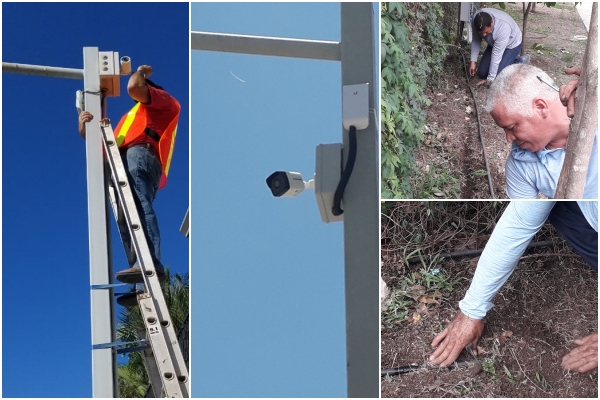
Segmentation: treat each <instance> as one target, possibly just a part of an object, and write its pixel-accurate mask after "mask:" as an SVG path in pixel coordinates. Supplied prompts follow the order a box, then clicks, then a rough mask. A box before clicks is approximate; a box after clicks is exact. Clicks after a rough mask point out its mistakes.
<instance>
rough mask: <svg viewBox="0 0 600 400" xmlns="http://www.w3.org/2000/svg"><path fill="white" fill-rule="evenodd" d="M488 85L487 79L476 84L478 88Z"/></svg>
mask: <svg viewBox="0 0 600 400" xmlns="http://www.w3.org/2000/svg"><path fill="white" fill-rule="evenodd" d="M486 83H487V80H486V79H483V80H481V81H479V82H477V83H476V85H477V86H483V85H485V84H486Z"/></svg>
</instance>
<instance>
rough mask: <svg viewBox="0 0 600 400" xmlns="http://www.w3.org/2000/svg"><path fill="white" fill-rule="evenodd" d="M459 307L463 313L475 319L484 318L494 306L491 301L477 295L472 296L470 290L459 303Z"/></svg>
mask: <svg viewBox="0 0 600 400" xmlns="http://www.w3.org/2000/svg"><path fill="white" fill-rule="evenodd" d="M458 307H459V308H460V311H462V313H463V314H465V315H466V316H467V317H469V318H473V319H483V318H485V315H486V314H487V312H488V311H489V310H491V309H492V307H494V304H493V303H491V302H485V301H481V300H480V299H477V298H476V297H475V296H472V295H471V293H470V291H467V294H465V298H464V299H462V300H461V301H460V302H459V303H458Z"/></svg>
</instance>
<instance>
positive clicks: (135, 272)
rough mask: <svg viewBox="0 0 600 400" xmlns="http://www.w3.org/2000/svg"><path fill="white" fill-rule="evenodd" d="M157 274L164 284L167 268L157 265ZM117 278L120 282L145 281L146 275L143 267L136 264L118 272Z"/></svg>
mask: <svg viewBox="0 0 600 400" xmlns="http://www.w3.org/2000/svg"><path fill="white" fill-rule="evenodd" d="M155 269H156V275H157V276H158V280H159V281H160V283H161V284H162V283H163V282H164V281H165V277H166V275H165V270H164V269H163V268H162V266H156V267H155ZM116 278H117V280H118V281H119V282H123V283H129V284H134V283H144V277H143V275H142V269H141V268H140V266H139V265H134V266H133V267H131V268H127V269H124V270H123V271H119V272H117V275H116Z"/></svg>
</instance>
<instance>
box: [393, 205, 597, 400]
mask: <svg viewBox="0 0 600 400" xmlns="http://www.w3.org/2000/svg"><path fill="white" fill-rule="evenodd" d="M506 204H507V203H506V202H477V201H475V202H429V203H423V202H402V203H398V204H396V205H395V206H394V207H393V208H392V209H391V210H389V211H388V213H387V215H385V214H382V222H381V223H382V278H383V279H384V281H385V282H386V283H387V285H388V288H389V289H390V290H391V291H392V293H394V294H395V297H393V299H395V302H394V303H386V304H390V305H388V309H387V310H386V311H384V312H382V325H381V352H382V354H381V368H382V369H388V368H396V367H400V366H407V365H419V366H429V367H433V366H432V365H431V364H429V363H428V358H429V356H430V354H431V353H432V349H431V347H430V344H431V342H432V340H433V339H434V338H435V336H436V335H437V334H438V333H439V332H441V331H442V330H443V329H444V328H445V327H446V326H447V325H448V323H449V322H450V320H451V319H452V318H453V316H454V315H455V314H456V312H457V311H458V302H459V301H460V300H461V299H462V298H463V296H464V294H465V292H466V290H467V289H468V287H469V284H470V282H471V279H472V277H473V274H474V271H475V268H476V266H477V261H478V256H468V257H456V258H446V259H443V260H442V261H434V262H430V260H429V259H428V258H424V259H423V261H422V262H416V263H413V262H410V263H408V262H407V261H406V259H407V258H410V257H414V255H415V254H412V255H411V253H413V252H415V251H416V250H417V249H420V251H421V254H422V255H428V254H437V253H439V252H456V251H463V250H474V249H479V248H483V247H484V246H485V243H486V242H487V240H488V238H489V235H490V234H491V233H492V231H493V228H494V226H495V222H496V221H497V220H498V218H499V217H500V215H501V214H502V211H503V210H504V208H505V206H506ZM549 240H550V241H552V244H551V245H548V246H543V247H538V248H535V249H530V250H528V251H527V252H526V253H525V255H524V256H523V257H522V258H521V260H520V262H519V265H518V266H517V269H516V270H515V272H514V273H513V275H512V276H511V277H510V278H509V280H508V281H507V283H506V284H505V285H504V286H503V288H502V289H501V291H500V292H499V293H498V295H497V296H496V297H495V299H494V300H493V302H494V305H495V306H494V308H492V310H491V311H490V312H488V315H487V316H486V318H485V323H486V325H485V330H484V332H483V336H482V337H481V339H480V340H479V343H478V347H479V351H480V355H479V356H478V359H479V361H480V362H481V363H482V365H483V366H484V370H481V371H479V372H477V371H476V369H477V368H476V367H473V366H474V365H475V363H474V360H473V357H472V356H471V355H470V354H468V353H467V352H466V350H463V352H462V353H461V355H460V356H459V358H458V360H457V361H467V362H469V363H470V364H469V365H470V366H471V367H473V368H458V369H454V370H448V369H439V368H434V369H426V368H421V369H419V370H418V371H417V372H412V373H409V374H403V375H396V376H389V375H387V376H382V377H381V396H382V397H399V398H402V397H404V398H406V397H475V398H485V397H537V398H541V397H544V398H546V397H580V398H581V397H598V371H597V369H596V370H594V371H592V372H591V373H587V374H579V373H568V372H567V371H565V370H563V369H562V368H561V366H560V363H561V359H562V357H563V356H564V355H566V354H567V353H568V352H569V351H570V350H571V349H573V348H574V347H575V346H574V344H573V341H574V340H576V339H578V338H581V337H583V336H586V335H588V334H590V333H592V332H595V331H597V329H598V275H597V273H596V272H594V271H593V270H592V269H591V268H590V267H589V266H588V265H587V264H586V263H585V262H584V261H583V260H582V259H581V258H580V257H579V256H578V255H576V254H575V253H574V252H573V251H572V249H571V247H570V246H569V245H568V244H566V242H565V241H564V240H563V239H562V237H561V236H560V235H559V234H558V233H557V232H556V231H555V230H554V228H553V227H552V226H551V225H550V224H546V225H545V226H544V228H542V230H541V231H540V232H539V233H538V234H537V235H536V237H535V238H534V239H533V241H534V242H536V241H549ZM409 256H410V257H409ZM436 270H437V271H436ZM435 279H439V280H438V281H435ZM432 280H433V281H432ZM440 288H442V289H440ZM436 291H438V292H440V293H441V297H439V296H437V297H436V295H435V292H436Z"/></svg>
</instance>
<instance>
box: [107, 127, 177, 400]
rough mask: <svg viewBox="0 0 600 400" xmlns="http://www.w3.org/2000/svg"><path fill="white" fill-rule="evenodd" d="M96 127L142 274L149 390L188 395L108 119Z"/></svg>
mask: <svg viewBox="0 0 600 400" xmlns="http://www.w3.org/2000/svg"><path fill="white" fill-rule="evenodd" d="M100 130H101V133H102V142H103V143H104V149H105V152H106V159H107V161H108V165H109V168H110V174H111V180H112V182H113V185H111V186H110V187H109V194H110V201H111V204H112V208H113V212H114V214H115V218H116V219H117V222H118V219H119V218H125V221H126V223H127V227H128V229H129V232H130V234H131V243H132V247H133V251H135V254H136V255H137V260H138V263H139V265H140V268H141V269H142V274H143V276H144V287H145V292H144V293H141V294H138V295H137V301H138V304H139V307H140V312H141V314H142V318H143V320H144V325H145V326H146V330H145V332H139V333H138V339H141V340H144V339H145V341H146V342H147V343H149V344H150V346H149V347H148V346H146V347H145V348H142V349H141V351H142V354H143V358H144V361H145V364H146V370H147V372H148V376H149V378H150V383H151V385H152V389H153V391H154V394H155V396H156V397H189V376H188V371H187V368H186V366H185V361H184V358H183V353H182V352H181V348H180V347H179V342H178V340H177V334H176V333H175V329H174V328H173V324H172V322H171V316H170V315H169V311H168V309H167V303H166V302H165V297H164V295H163V292H162V289H161V286H160V282H159V280H158V276H157V274H156V271H155V269H154V263H153V260H152V256H151V254H150V249H149V247H148V243H147V241H146V235H145V234H144V230H143V229H142V224H141V220H140V216H139V214H138V211H137V207H136V206H135V202H134V198H133V193H132V189H131V187H130V185H129V181H128V179H127V173H126V171H125V167H124V165H123V161H122V160H121V155H120V153H119V149H118V146H117V142H116V140H115V135H114V133H113V130H112V127H111V125H110V122H109V121H108V119H103V120H101V121H100ZM119 206H121V207H119Z"/></svg>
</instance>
